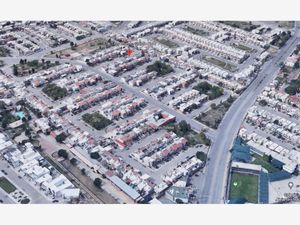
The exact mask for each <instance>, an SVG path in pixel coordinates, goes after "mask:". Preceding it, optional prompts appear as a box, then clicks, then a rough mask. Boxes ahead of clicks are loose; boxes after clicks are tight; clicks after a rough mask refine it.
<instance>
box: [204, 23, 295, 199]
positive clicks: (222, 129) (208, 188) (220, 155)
mask: <svg viewBox="0 0 300 225" xmlns="http://www.w3.org/2000/svg"><path fill="white" fill-rule="evenodd" d="M299 29H300V25H299V23H296V30H295V35H294V36H293V37H292V38H291V39H290V40H289V41H288V42H287V43H286V45H285V46H284V47H283V48H282V49H280V50H279V52H278V53H277V55H276V56H275V57H274V58H273V59H271V60H270V61H268V62H267V63H266V64H265V65H264V66H263V67H262V70H261V72H260V73H259V74H258V76H257V78H256V79H255V80H254V81H253V82H252V83H251V84H250V85H249V87H248V88H247V89H246V90H245V91H244V92H243V93H242V94H241V96H240V97H239V98H238V99H237V100H236V101H235V102H234V103H233V104H232V106H231V107H230V109H229V110H228V112H227V113H226V115H225V117H224V118H223V120H222V122H221V124H220V126H219V129H218V132H217V136H216V138H215V142H213V144H212V147H211V149H210V152H209V158H210V161H209V163H208V165H207V168H206V173H205V174H204V176H203V179H202V180H201V182H202V185H201V189H200V193H201V196H203V197H202V198H201V199H200V202H201V203H222V202H224V194H225V193H224V192H225V186H226V178H227V171H228V165H229V159H230V154H229V149H230V148H231V146H232V144H233V141H234V139H235V137H236V135H237V133H238V130H239V128H240V126H241V124H242V121H243V119H244V117H245V115H246V113H247V110H248V108H249V107H250V106H251V105H252V104H253V103H254V102H255V100H256V97H257V96H258V95H259V94H260V92H261V91H262V90H263V89H264V88H265V87H266V86H267V85H268V84H269V83H270V82H271V81H272V80H273V79H274V77H275V76H276V75H277V72H278V70H279V66H278V64H279V63H280V62H283V61H285V59H286V58H287V57H288V56H289V55H290V54H291V53H292V52H293V50H294V49H295V47H296V45H297V44H298V43H299V42H300V38H299V37H300V31H299Z"/></svg>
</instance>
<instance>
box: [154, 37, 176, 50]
mask: <svg viewBox="0 0 300 225" xmlns="http://www.w3.org/2000/svg"><path fill="white" fill-rule="evenodd" d="M155 40H156V41H157V42H159V43H161V44H162V45H165V46H167V47H169V48H178V47H179V45H178V44H177V43H175V42H174V41H171V40H169V39H165V38H155Z"/></svg>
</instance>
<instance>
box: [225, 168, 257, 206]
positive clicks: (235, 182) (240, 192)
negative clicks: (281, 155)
mask: <svg viewBox="0 0 300 225" xmlns="http://www.w3.org/2000/svg"><path fill="white" fill-rule="evenodd" d="M258 179H259V177H258V176H257V175H253V174H242V173H232V176H231V182H230V194H229V198H237V197H238V198H245V199H247V201H248V202H251V203H257V202H258Z"/></svg>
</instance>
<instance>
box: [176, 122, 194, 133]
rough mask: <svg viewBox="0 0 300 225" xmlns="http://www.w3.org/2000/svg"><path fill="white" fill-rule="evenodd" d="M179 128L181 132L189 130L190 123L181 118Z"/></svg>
mask: <svg viewBox="0 0 300 225" xmlns="http://www.w3.org/2000/svg"><path fill="white" fill-rule="evenodd" d="M178 125H179V129H180V131H181V132H183V133H187V132H188V131H190V130H191V125H190V124H188V123H187V122H186V121H185V120H182V121H180V122H179V124H178Z"/></svg>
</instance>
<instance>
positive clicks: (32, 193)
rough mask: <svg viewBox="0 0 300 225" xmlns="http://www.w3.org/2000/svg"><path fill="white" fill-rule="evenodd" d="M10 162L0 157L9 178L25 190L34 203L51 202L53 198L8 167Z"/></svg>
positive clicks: (0, 166) (0, 164) (0, 167)
mask: <svg viewBox="0 0 300 225" xmlns="http://www.w3.org/2000/svg"><path fill="white" fill-rule="evenodd" d="M8 166H9V164H8V163H7V162H6V161H5V160H3V159H0V169H1V170H2V169H3V170H5V171H6V173H7V178H9V179H10V180H11V181H12V182H13V183H14V184H15V185H16V186H17V187H19V188H20V191H24V192H25V193H26V194H27V195H28V196H29V197H30V198H31V203H33V204H47V203H51V200H50V199H48V198H47V197H46V196H44V195H43V194H42V193H41V192H39V191H38V190H37V187H34V186H33V185H32V184H30V183H29V182H27V181H26V180H25V179H24V178H23V177H21V178H19V174H17V173H16V172H15V171H14V170H13V169H12V168H8Z"/></svg>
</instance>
